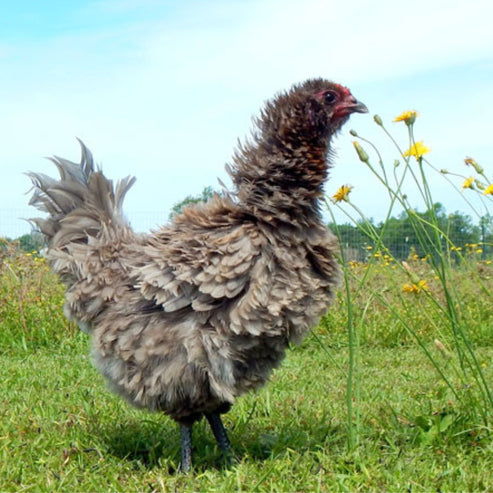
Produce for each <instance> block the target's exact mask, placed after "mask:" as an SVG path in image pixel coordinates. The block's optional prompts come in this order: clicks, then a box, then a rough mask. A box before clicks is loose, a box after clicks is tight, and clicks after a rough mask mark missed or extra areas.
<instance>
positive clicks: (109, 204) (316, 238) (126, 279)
mask: <svg viewBox="0 0 493 493" xmlns="http://www.w3.org/2000/svg"><path fill="white" fill-rule="evenodd" d="M354 112H358V113H365V112H367V109H366V107H365V105H364V104H362V103H360V102H359V101H357V100H356V99H355V98H354V97H353V96H352V95H351V93H350V92H349V90H348V89H346V88H345V87H343V86H341V85H339V84H335V83H333V82H330V81H328V80H324V79H311V80H307V81H306V82H304V83H301V84H298V85H295V86H293V87H292V88H291V89H290V90H289V91H287V92H285V93H281V94H279V95H277V97H275V98H274V99H272V100H271V101H269V102H267V103H266V106H265V108H264V109H263V111H262V112H261V114H260V117H259V118H258V119H257V120H256V121H255V125H256V129H255V132H254V133H253V136H252V139H251V140H250V141H249V142H247V143H246V144H245V145H244V146H240V148H239V150H238V151H237V152H236V153H235V155H234V158H233V162H234V163H233V165H232V166H230V167H228V172H229V174H230V175H231V178H232V181H233V183H234V186H235V189H234V190H233V191H232V192H231V193H229V194H225V195H223V196H219V195H215V196H214V197H213V198H212V199H211V200H210V201H209V202H207V203H205V204H199V205H195V206H191V207H189V208H186V209H184V210H183V212H182V213H181V214H179V215H177V216H175V217H174V218H173V220H172V221H171V223H170V224H168V225H167V226H164V227H163V228H161V229H160V230H158V231H156V232H153V233H151V234H137V233H135V232H133V231H132V229H131V227H130V225H129V224H128V223H127V221H126V220H125V219H124V217H123V215H122V202H123V198H124V196H125V193H126V192H127V190H128V189H129V188H130V187H131V185H132V184H133V182H134V179H133V178H125V179H124V180H122V181H119V182H118V183H117V184H116V185H115V186H113V183H112V182H111V181H110V180H108V179H107V178H106V177H105V176H104V175H103V173H102V172H101V171H100V170H98V169H95V167H94V163H93V158H92V155H91V153H90V152H89V151H88V149H87V148H86V147H85V146H84V145H83V144H82V143H81V146H82V159H81V163H80V164H75V163H72V162H70V161H67V160H65V159H61V158H58V157H55V158H53V159H52V161H53V162H54V163H55V165H56V166H57V167H58V171H59V174H60V179H59V180H54V179H52V178H49V177H47V176H46V175H43V174H39V173H29V175H30V177H31V179H32V182H33V184H34V194H33V197H32V199H31V201H30V204H32V205H34V206H36V207H37V208H38V209H40V210H41V211H44V212H48V213H49V217H48V218H46V219H33V221H34V222H35V224H36V225H37V227H38V229H39V230H40V231H41V232H42V233H43V234H44V235H45V236H46V238H47V242H48V248H47V251H46V256H47V258H48V260H49V262H50V264H51V267H52V269H53V270H54V271H55V272H57V273H58V274H59V275H60V277H61V279H62V280H63V282H64V283H65V285H66V287H67V290H66V296H65V297H66V303H65V313H66V315H67V317H68V318H70V319H73V320H76V321H77V322H78V324H79V326H80V327H81V328H82V330H84V331H86V332H88V333H89V334H90V336H91V341H92V357H93V361H94V363H95V365H96V367H97V368H98V369H99V370H100V371H101V373H102V374H103V375H104V376H105V377H106V379H107V380H108V382H109V385H110V388H111V389H112V390H113V391H115V392H116V393H118V394H120V395H121V396H123V397H124V398H125V399H126V400H127V401H129V402H130V403H131V404H133V405H135V406H137V407H141V408H147V409H149V410H153V411H162V412H164V413H166V414H168V415H169V416H171V417H172V418H173V419H174V420H175V421H176V422H178V423H179V424H180V426H181V450H182V452H181V467H182V469H183V470H188V469H190V467H191V429H192V425H193V423H194V422H195V421H197V420H199V419H201V418H202V417H203V416H205V417H206V418H207V419H208V421H209V423H210V425H211V428H212V431H213V433H214V436H215V438H216V440H217V442H218V445H219V447H220V448H221V449H222V450H223V451H224V452H226V451H227V449H228V445H229V442H228V437H227V434H226V431H225V429H224V427H223V425H222V422H221V418H220V415H221V414H222V413H225V412H227V411H228V410H229V409H230V407H231V405H232V404H233V403H234V401H235V399H236V398H237V397H238V396H240V395H241V394H243V393H245V392H248V391H250V390H253V389H256V388H258V387H259V386H261V385H263V384H264V383H265V382H266V380H267V379H268V378H269V375H270V374H271V372H272V370H273V369H274V368H276V367H277V366H278V365H279V364H280V362H281V360H282V359H283V357H284V355H285V351H286V348H287V346H288V344H289V343H291V342H294V343H296V342H299V341H300V340H301V339H302V337H303V336H304V335H305V334H306V332H307V331H308V330H309V328H310V327H312V326H313V325H315V324H316V323H317V322H318V320H319V318H320V317H321V316H322V315H323V314H324V313H325V312H326V310H327V308H328V306H329V304H330V302H331V300H332V297H333V295H334V289H335V286H336V284H337V282H338V278H339V270H338V267H337V264H336V260H335V258H334V251H335V250H336V247H337V245H336V240H335V238H334V236H333V235H332V234H331V233H330V232H329V231H328V230H327V228H326V227H325V226H324V224H323V221H322V218H321V214H320V210H319V199H320V198H321V196H322V187H323V183H324V181H325V179H326V178H327V173H328V168H329V163H328V157H330V142H331V139H332V137H333V136H334V134H336V133H337V131H338V130H339V129H340V128H341V126H342V125H343V124H344V123H345V122H346V121H347V119H348V118H349V115H350V114H351V113H354Z"/></svg>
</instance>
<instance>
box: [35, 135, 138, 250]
mask: <svg viewBox="0 0 493 493" xmlns="http://www.w3.org/2000/svg"><path fill="white" fill-rule="evenodd" d="M79 143H80V146H81V162H80V163H79V164H76V163H73V162H71V161H68V160H67V159H63V158H60V157H53V158H51V161H53V163H54V164H55V165H56V167H57V168H58V172H59V175H60V179H59V180H55V179H53V178H51V177H49V176H46V175H44V174H42V173H32V172H31V173H28V176H29V177H30V178H31V181H32V183H33V188H34V193H33V195H32V198H31V200H30V202H29V204H30V205H33V206H34V207H36V208H37V209H38V210H40V211H42V212H47V213H48V214H49V217H48V218H45V219H40V218H36V219H32V220H31V221H32V222H33V224H35V225H36V227H37V228H38V229H39V230H40V231H41V232H42V233H43V234H44V235H45V236H46V237H47V238H48V239H49V241H50V243H55V244H58V246H61V245H60V243H65V244H66V243H67V242H72V241H79V242H80V241H84V242H87V241H88V240H87V237H88V236H98V233H99V232H100V231H101V230H102V229H106V228H107V226H108V225H110V224H112V225H113V226H118V225H123V224H126V223H125V221H124V219H123V215H122V205H123V200H124V197H125V194H126V193H127V191H128V190H129V189H130V187H131V186H132V185H133V183H134V182H135V178H134V177H127V178H124V179H123V180H120V181H118V182H117V184H116V186H115V187H113V182H112V181H111V180H108V179H107V178H106V177H105V176H104V175H103V173H102V172H101V171H100V170H95V168H94V160H93V157H92V154H91V152H90V151H89V149H87V147H86V146H85V145H84V143H83V142H82V141H80V140H79Z"/></svg>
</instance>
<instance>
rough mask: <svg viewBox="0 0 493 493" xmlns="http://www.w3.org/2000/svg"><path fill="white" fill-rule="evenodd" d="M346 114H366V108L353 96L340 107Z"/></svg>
mask: <svg viewBox="0 0 493 493" xmlns="http://www.w3.org/2000/svg"><path fill="white" fill-rule="evenodd" d="M341 106H342V107H343V108H344V109H345V110H346V112H347V113H368V108H367V107H366V105H365V104H363V103H362V102H361V101H358V100H357V99H356V98H355V97H354V96H351V97H350V98H349V99H347V100H346V101H344V102H343V103H342V105H341Z"/></svg>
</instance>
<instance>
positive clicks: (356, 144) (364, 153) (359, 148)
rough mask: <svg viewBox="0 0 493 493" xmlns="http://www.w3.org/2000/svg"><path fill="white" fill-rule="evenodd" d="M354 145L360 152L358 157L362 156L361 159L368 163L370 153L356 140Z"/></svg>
mask: <svg viewBox="0 0 493 493" xmlns="http://www.w3.org/2000/svg"><path fill="white" fill-rule="evenodd" d="M353 146H354V148H355V149H356V152H357V153H358V157H359V158H360V160H361V161H363V162H364V163H367V162H368V161H369V160H370V158H369V157H368V154H367V153H366V152H365V150H364V149H363V148H362V147H361V146H360V145H359V143H358V142H356V141H354V142H353Z"/></svg>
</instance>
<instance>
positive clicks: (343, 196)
mask: <svg viewBox="0 0 493 493" xmlns="http://www.w3.org/2000/svg"><path fill="white" fill-rule="evenodd" d="M352 189H353V187H352V186H351V185H342V187H339V190H337V192H336V193H335V194H334V195H333V196H332V198H333V199H334V200H335V201H336V202H341V201H342V200H345V201H346V202H347V201H348V195H349V193H350V192H351V190H352Z"/></svg>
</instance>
